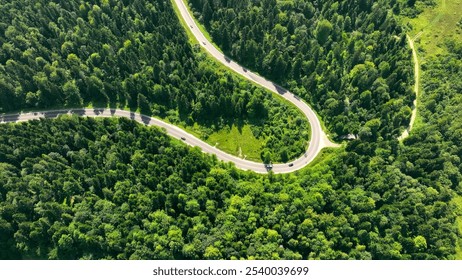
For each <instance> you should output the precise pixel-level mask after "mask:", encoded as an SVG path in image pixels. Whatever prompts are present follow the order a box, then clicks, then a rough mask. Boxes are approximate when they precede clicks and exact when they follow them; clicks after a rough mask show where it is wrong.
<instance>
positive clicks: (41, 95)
mask: <svg viewBox="0 0 462 280" xmlns="http://www.w3.org/2000/svg"><path fill="white" fill-rule="evenodd" d="M0 34H1V35H2V36H0V113H1V112H8V111H12V110H19V109H24V108H29V109H32V108H50V107H56V106H63V105H64V106H67V107H79V106H88V105H89V104H95V105H97V106H108V105H110V106H112V107H120V108H124V107H128V108H130V109H132V110H136V109H140V110H141V111H142V112H143V113H146V114H149V115H151V114H153V115H156V116H160V117H164V118H167V119H168V120H169V121H171V122H173V123H175V124H181V125H183V126H186V127H187V126H190V127H192V126H193V124H194V123H199V124H200V125H201V128H200V129H199V132H198V134H199V136H201V137H202V138H205V139H206V138H207V136H208V135H209V134H210V133H212V132H214V131H217V130H220V129H223V128H225V127H227V126H229V125H230V124H233V123H241V124H249V125H250V126H251V128H252V130H253V133H254V136H255V138H257V139H259V140H260V141H262V142H263V143H264V144H263V145H262V150H265V149H266V150H268V151H269V152H271V153H272V159H273V160H274V161H287V160H288V159H292V158H295V157H297V156H299V155H300V154H302V153H303V151H304V149H305V147H306V141H307V139H308V137H309V134H307V133H306V131H307V130H308V123H307V122H306V120H305V119H303V118H302V117H301V114H300V113H299V112H298V111H297V110H295V109H294V108H290V107H289V106H287V105H286V104H283V103H282V102H280V100H277V99H275V98H274V97H273V96H272V95H271V93H269V92H268V91H264V90H262V89H260V88H257V87H256V86H254V85H252V84H251V83H249V82H247V81H245V80H243V79H239V78H237V76H236V75H234V74H231V73H230V72H229V71H224V70H223V69H218V67H217V64H216V63H214V62H213V61H212V60H211V59H209V58H207V57H206V56H205V55H204V54H203V53H201V52H200V51H199V46H198V45H196V46H192V45H191V44H190V43H189V42H188V39H187V36H186V33H185V31H184V29H183V28H182V26H181V24H180V22H179V20H178V18H177V16H176V15H175V12H174V11H173V8H172V6H171V3H170V2H169V1H148V2H146V1H143V0H134V1H96V0H93V1H82V0H71V1H64V2H63V1H47V0H40V1H37V0H21V1H19V0H16V1H10V0H8V1H6V0H0ZM282 150H284V154H281V151H282Z"/></svg>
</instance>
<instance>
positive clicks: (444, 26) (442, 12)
mask: <svg viewBox="0 0 462 280" xmlns="http://www.w3.org/2000/svg"><path fill="white" fill-rule="evenodd" d="M460 11H462V0H438V4H437V6H435V7H431V8H426V9H424V11H423V13H421V14H420V15H419V16H418V17H416V18H413V19H408V20H407V22H408V23H409V24H411V26H412V31H411V32H410V35H411V37H412V38H415V41H416V43H417V45H418V50H419V51H420V52H423V61H422V63H425V59H429V58H430V57H431V56H436V55H438V54H442V53H444V52H445V49H444V42H445V40H450V39H453V40H458V41H460V40H462V30H461V26H460V25H459V26H458V24H457V23H458V22H460V21H461V20H462V14H461V12H460Z"/></svg>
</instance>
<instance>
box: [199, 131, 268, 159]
mask: <svg viewBox="0 0 462 280" xmlns="http://www.w3.org/2000/svg"><path fill="white" fill-rule="evenodd" d="M207 142H209V143H210V144H211V145H214V146H215V145H216V147H217V148H219V149H220V150H223V151H225V152H227V153H230V154H233V155H237V156H239V157H240V158H245V159H249V160H253V161H261V158H260V152H261V149H262V146H263V144H264V143H263V141H262V140H260V139H257V138H256V137H255V136H254V135H253V133H252V130H251V129H250V126H249V125H244V126H243V127H240V128H238V127H237V126H235V125H233V126H232V127H228V128H227V129H223V130H221V131H218V132H214V133H212V134H211V135H210V136H209V138H208V139H207Z"/></svg>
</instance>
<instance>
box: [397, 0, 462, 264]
mask: <svg viewBox="0 0 462 280" xmlns="http://www.w3.org/2000/svg"><path fill="white" fill-rule="evenodd" d="M460 11H462V0H439V1H438V3H437V5H436V6H434V7H428V8H425V9H424V11H423V12H422V13H421V14H420V15H419V16H418V17H416V18H410V19H409V18H408V19H405V23H409V24H410V25H411V26H412V30H411V31H410V32H409V35H410V37H411V39H412V40H413V41H414V43H415V46H416V47H417V53H418V55H419V60H420V63H421V66H422V71H424V72H425V62H426V61H428V60H430V59H432V58H433V57H436V56H438V55H441V54H444V53H445V52H446V46H445V43H446V42H447V41H448V40H455V41H459V42H460V41H462V14H461V13H460ZM419 91H420V94H425V92H423V91H422V88H419ZM421 125H425V123H424V120H422V119H421V118H419V117H417V120H416V123H415V124H414V127H416V126H421ZM451 203H452V204H453V205H454V206H455V208H456V209H458V210H457V213H458V215H459V217H458V218H457V219H456V223H455V226H456V227H457V228H458V229H459V233H460V234H461V235H462V196H457V195H456V196H455V198H454V199H453V200H452V201H451ZM454 257H455V258H456V259H459V260H462V239H460V240H459V242H458V244H457V247H456V254H455V256H454Z"/></svg>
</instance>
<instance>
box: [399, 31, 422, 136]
mask: <svg viewBox="0 0 462 280" xmlns="http://www.w3.org/2000/svg"><path fill="white" fill-rule="evenodd" d="M419 36H420V35H419ZM406 38H407V41H408V43H409V47H410V48H411V50H412V59H413V60H414V92H415V95H416V97H415V99H414V102H413V103H412V114H411V120H410V121H409V126H408V127H407V128H406V129H405V130H404V131H403V133H402V134H401V136H400V137H398V140H399V141H402V140H404V139H405V138H407V137H408V136H409V132H411V130H412V127H413V126H414V122H415V119H416V116H417V100H418V97H419V87H420V84H419V81H420V65H419V58H418V56H417V51H416V49H415V45H414V40H413V39H411V37H410V36H409V35H406Z"/></svg>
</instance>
